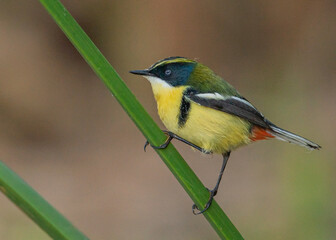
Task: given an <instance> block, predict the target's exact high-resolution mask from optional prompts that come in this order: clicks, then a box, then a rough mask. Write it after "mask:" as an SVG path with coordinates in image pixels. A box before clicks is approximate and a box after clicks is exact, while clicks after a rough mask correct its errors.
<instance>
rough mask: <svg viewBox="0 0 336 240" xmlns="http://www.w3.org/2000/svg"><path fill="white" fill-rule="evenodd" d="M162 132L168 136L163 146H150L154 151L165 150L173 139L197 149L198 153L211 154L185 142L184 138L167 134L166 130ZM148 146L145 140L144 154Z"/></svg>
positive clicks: (170, 133)
mask: <svg viewBox="0 0 336 240" xmlns="http://www.w3.org/2000/svg"><path fill="white" fill-rule="evenodd" d="M163 132H164V133H165V134H166V135H168V138H167V140H166V141H165V142H164V143H163V144H161V145H160V146H153V145H151V147H152V148H154V149H165V148H166V147H167V146H168V144H169V143H170V142H171V140H173V138H175V139H177V140H179V141H181V142H183V143H185V144H187V145H189V146H191V147H193V148H195V149H197V150H198V151H200V152H202V153H206V154H210V153H211V152H209V151H207V150H205V149H203V148H201V147H199V146H197V145H195V144H193V143H191V142H189V141H187V140H185V139H184V138H181V137H180V136H178V135H176V134H175V133H172V132H169V131H166V130H163ZM148 145H149V142H148V140H147V141H146V143H145V146H144V151H145V152H146V148H147V146H148Z"/></svg>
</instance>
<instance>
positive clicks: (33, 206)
mask: <svg viewBox="0 0 336 240" xmlns="http://www.w3.org/2000/svg"><path fill="white" fill-rule="evenodd" d="M0 190H1V191H2V192H3V193H4V194H5V195H6V196H7V197H8V198H9V199H10V200H12V202H14V203H15V204H16V205H17V206H18V207H19V208H21V210H22V211H24V212H25V213H26V214H27V215H28V216H29V217H30V218H31V219H32V220H34V221H35V222H36V223H37V224H38V225H39V226H40V227H41V228H42V229H43V230H44V231H45V232H46V233H47V234H49V236H51V237H52V238H53V239H59V240H85V239H88V238H87V237H86V236H85V235H83V234H82V233H81V232H80V231H79V230H77V229H76V228H75V227H74V226H73V225H72V224H71V223H70V222H69V221H68V220H66V219H65V218H64V217H63V216H62V215H61V214H60V213H59V212H57V210H56V209H54V208H53V207H52V206H51V205H50V204H49V203H48V202H47V201H46V200H44V199H43V198H42V197H41V196H40V195H39V194H38V193H37V192H35V191H34V189H32V188H31V187H30V186H29V185H28V184H27V183H26V182H25V181H23V180H22V179H21V178H20V177H19V176H18V175H17V174H15V173H14V172H13V171H12V170H10V169H9V168H8V167H7V166H6V165H5V164H4V163H3V162H1V161H0Z"/></svg>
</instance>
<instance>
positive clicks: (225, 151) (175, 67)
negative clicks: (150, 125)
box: [130, 56, 321, 215]
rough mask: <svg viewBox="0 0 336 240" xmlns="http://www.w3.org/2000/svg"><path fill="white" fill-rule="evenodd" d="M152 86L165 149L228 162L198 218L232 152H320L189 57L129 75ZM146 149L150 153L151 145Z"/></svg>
mask: <svg viewBox="0 0 336 240" xmlns="http://www.w3.org/2000/svg"><path fill="white" fill-rule="evenodd" d="M130 73H132V74H136V75H141V76H143V77H145V78H146V79H147V80H148V81H149V82H150V84H151V87H152V91H153V94H154V98H155V100H156V103H157V109H158V114H159V117H160V119H161V121H162V122H163V124H164V125H165V127H166V128H167V130H168V131H167V130H165V131H164V132H165V133H166V134H167V136H168V138H167V140H166V141H165V142H164V143H163V144H162V145H160V146H152V147H153V148H156V149H164V148H166V147H167V146H168V144H169V143H170V141H171V140H172V139H177V140H179V141H182V142H184V143H186V144H188V145H190V146H192V147H193V148H195V149H197V150H199V151H201V152H203V153H207V154H212V153H215V154H221V155H222V156H223V162H222V166H221V169H220V173H219V176H218V179H217V183H216V185H215V187H214V188H213V189H212V190H209V189H208V191H209V192H210V196H209V200H208V202H207V203H206V204H205V206H204V207H203V209H199V208H198V207H197V206H196V204H194V205H193V206H192V210H193V213H194V214H195V215H198V214H202V213H204V212H205V211H206V210H207V209H209V207H210V206H211V203H212V201H213V198H214V196H215V195H216V194H217V191H218V188H219V185H220V182H221V179H222V175H223V172H224V169H225V167H226V164H227V162H228V159H229V157H230V153H231V151H233V150H235V149H237V148H238V147H241V146H244V145H247V144H250V143H253V142H256V141H259V140H264V139H278V140H283V141H286V142H289V143H293V144H297V145H300V146H303V147H306V148H308V149H311V150H315V149H320V148H321V146H320V145H318V144H316V143H314V142H312V141H310V140H308V139H306V138H303V137H300V136H298V135H296V134H294V133H292V132H289V131H287V130H284V129H282V128H280V127H277V126H276V125H275V124H273V123H272V122H270V121H269V120H267V119H266V118H265V117H264V115H263V114H262V113H261V112H260V111H258V109H257V108H256V107H254V106H253V105H252V104H251V103H250V102H249V101H248V100H247V99H246V98H244V97H243V96H242V95H241V94H240V93H239V92H238V91H237V90H236V89H235V88H234V87H233V86H232V85H231V84H229V83H228V82H226V81H225V80H224V79H223V78H221V77H220V76H219V75H217V74H216V73H215V72H214V71H213V70H211V69H210V68H209V67H207V66H205V65H203V64H202V63H199V62H197V61H196V60H192V59H188V58H185V57H178V56H176V57H168V58H165V59H162V60H160V61H158V62H156V63H154V64H153V65H152V66H150V67H149V68H147V69H144V70H133V71H130ZM148 144H149V143H148V141H147V142H146V144H145V150H146V147H147V145H148Z"/></svg>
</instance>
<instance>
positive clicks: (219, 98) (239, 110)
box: [185, 91, 270, 128]
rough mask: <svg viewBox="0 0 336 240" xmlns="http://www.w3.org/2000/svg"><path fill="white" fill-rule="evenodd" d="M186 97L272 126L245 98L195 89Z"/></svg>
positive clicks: (258, 123) (266, 126) (262, 125)
mask: <svg viewBox="0 0 336 240" xmlns="http://www.w3.org/2000/svg"><path fill="white" fill-rule="evenodd" d="M185 97H186V98H187V99H189V100H190V101H193V102H195V103H197V104H199V105H202V106H205V107H209V108H213V109H216V110H218V111H222V112H226V113H229V114H232V115H235V116H238V117H241V118H243V119H246V120H248V121H249V122H251V123H253V124H255V125H258V126H260V127H264V128H269V127H270V126H269V124H270V122H269V121H267V120H266V119H265V117H264V116H263V115H262V114H261V113H260V112H259V111H258V110H257V109H256V108H255V107H254V106H253V105H252V104H251V103H249V102H248V101H247V100H246V99H244V98H240V97H235V96H223V95H221V94H219V93H195V92H193V91H189V93H187V94H186V95H185Z"/></svg>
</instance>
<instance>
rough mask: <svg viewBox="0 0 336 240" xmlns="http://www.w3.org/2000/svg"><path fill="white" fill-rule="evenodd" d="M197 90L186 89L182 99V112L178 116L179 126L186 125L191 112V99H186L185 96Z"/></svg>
mask: <svg viewBox="0 0 336 240" xmlns="http://www.w3.org/2000/svg"><path fill="white" fill-rule="evenodd" d="M194 93H195V90H193V89H186V90H185V91H184V92H183V96H182V101H181V105H180V114H179V116H178V125H179V128H182V127H184V125H185V123H186V122H187V120H188V117H189V112H190V107H191V105H190V101H189V100H187V99H186V97H185V96H188V95H190V94H194Z"/></svg>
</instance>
